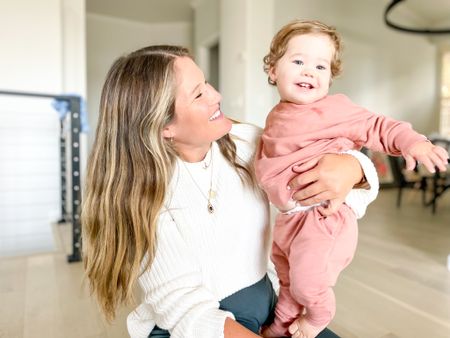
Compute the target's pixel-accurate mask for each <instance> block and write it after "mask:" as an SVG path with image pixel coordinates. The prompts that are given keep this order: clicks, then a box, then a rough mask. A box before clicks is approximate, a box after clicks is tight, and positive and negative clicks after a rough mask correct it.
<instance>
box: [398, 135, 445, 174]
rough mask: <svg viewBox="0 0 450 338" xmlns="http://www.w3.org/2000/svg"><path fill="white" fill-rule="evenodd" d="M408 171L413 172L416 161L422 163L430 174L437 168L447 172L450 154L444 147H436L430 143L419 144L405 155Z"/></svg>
mask: <svg viewBox="0 0 450 338" xmlns="http://www.w3.org/2000/svg"><path fill="white" fill-rule="evenodd" d="M405 160H406V170H413V169H414V168H415V167H416V161H418V162H420V163H422V164H423V165H424V166H425V167H426V168H427V169H428V171H429V172H430V173H434V172H435V167H438V169H439V171H446V170H447V163H448V152H447V150H445V149H444V148H442V147H439V146H435V145H434V144H433V143H431V142H429V141H423V142H417V143H416V144H414V145H413V146H412V147H411V148H410V149H409V150H408V153H407V154H406V155H405Z"/></svg>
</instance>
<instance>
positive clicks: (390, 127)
mask: <svg viewBox="0 0 450 338" xmlns="http://www.w3.org/2000/svg"><path fill="white" fill-rule="evenodd" d="M340 54H341V40H340V37H339V35H338V34H337V32H336V30H335V29H334V28H333V27H329V26H327V25H325V24H323V23H320V22H318V21H293V22H291V23H289V24H288V25H286V26H284V27H283V28H282V29H281V30H280V31H279V32H278V33H277V34H276V35H275V37H274V38H273V40H272V43H271V46H270V52H269V54H268V55H266V56H265V58H264V64H265V67H264V69H265V71H266V72H267V73H268V78H269V79H268V80H269V83H270V84H272V85H276V87H277V89H278V92H279V95H280V98H281V100H280V103H278V104H277V105H276V106H275V107H274V108H273V109H272V111H271V112H270V113H269V115H268V117H267V120H266V126H265V129H264V132H263V135H262V138H261V141H260V144H259V147H258V152H257V155H256V160H255V169H256V176H257V179H258V181H259V183H260V185H261V186H262V188H263V189H264V190H265V191H266V193H267V195H268V197H269V199H270V201H271V202H272V204H274V205H275V206H276V207H277V208H278V210H279V211H280V212H279V213H278V215H277V218H276V221H275V226H274V231H273V243H272V257H271V258H272V260H273V262H274V264H275V267H276V270H277V274H278V277H279V279H280V294H279V300H278V303H277V307H276V310H275V316H276V318H275V321H274V322H273V324H271V325H270V326H269V327H267V328H265V329H264V330H263V332H262V334H263V335H264V336H265V337H282V336H289V335H290V334H289V333H291V334H292V336H293V337H296V338H297V337H305V338H310V337H316V336H317V334H318V333H319V332H320V331H322V330H323V329H324V328H325V327H326V326H327V325H328V324H329V323H330V321H331V320H332V318H333V316H334V314H335V298H334V293H333V290H332V286H334V284H335V283H336V279H337V277H338V275H339V273H340V272H341V271H342V270H343V269H344V268H345V267H346V266H347V265H348V264H349V263H350V261H351V260H352V258H353V254H354V252H355V249H356V243H357V233H358V230H357V222H356V218H357V217H361V216H362V215H363V214H364V210H361V207H360V206H358V200H357V199H356V200H353V201H351V202H350V201H345V202H346V203H343V202H344V201H343V200H330V201H327V202H326V203H325V204H320V205H316V206H313V207H305V206H301V205H299V204H298V203H295V202H294V201H293V200H292V198H291V197H292V194H293V193H294V191H291V190H289V189H288V188H286V187H287V184H288V182H289V181H290V180H291V178H292V177H293V176H294V175H295V173H294V172H293V167H294V166H298V165H301V164H303V163H306V162H307V161H310V160H312V159H314V158H317V157H319V156H321V155H323V154H325V153H341V152H345V151H349V150H357V149H360V148H361V147H362V146H365V147H367V148H369V149H372V150H374V151H381V152H385V153H387V154H390V155H395V156H399V155H402V156H404V158H405V159H406V163H407V169H413V168H414V166H415V163H416V162H415V161H420V162H421V163H423V164H424V165H425V167H426V168H427V169H428V170H429V171H430V172H434V168H435V166H437V167H438V168H439V170H446V164H447V160H448V153H447V151H446V150H444V149H443V148H441V147H437V146H434V145H433V144H432V143H431V142H429V141H428V140H427V139H426V137H425V136H423V135H420V134H418V133H417V132H415V131H414V130H413V129H412V128H411V126H410V124H408V123H405V122H401V121H396V120H394V119H392V118H389V117H386V116H382V115H377V114H374V113H371V112H369V111H368V110H366V109H365V108H362V107H359V106H357V105H356V104H354V103H353V102H351V101H350V100H349V99H348V98H347V97H346V96H344V95H342V94H338V95H328V90H329V87H330V85H331V83H332V80H333V78H334V77H336V76H337V75H339V73H340V71H341V60H340Z"/></svg>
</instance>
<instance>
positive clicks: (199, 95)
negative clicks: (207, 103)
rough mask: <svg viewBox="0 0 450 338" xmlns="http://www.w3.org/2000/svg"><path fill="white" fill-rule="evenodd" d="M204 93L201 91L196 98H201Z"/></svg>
mask: <svg viewBox="0 0 450 338" xmlns="http://www.w3.org/2000/svg"><path fill="white" fill-rule="evenodd" d="M202 95H203V93H199V94H198V95H197V96H196V97H195V98H196V99H199V98H201V97H202Z"/></svg>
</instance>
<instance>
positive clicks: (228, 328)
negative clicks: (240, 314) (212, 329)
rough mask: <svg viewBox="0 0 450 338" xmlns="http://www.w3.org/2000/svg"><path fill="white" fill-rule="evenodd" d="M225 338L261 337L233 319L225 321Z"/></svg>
mask: <svg viewBox="0 0 450 338" xmlns="http://www.w3.org/2000/svg"><path fill="white" fill-rule="evenodd" d="M223 333H224V338H256V337H261V336H258V335H257V334H255V333H253V332H252V331H250V330H249V329H247V328H245V327H244V326H242V325H241V324H239V323H238V322H236V321H235V320H233V319H231V318H227V319H225V328H224V330H223Z"/></svg>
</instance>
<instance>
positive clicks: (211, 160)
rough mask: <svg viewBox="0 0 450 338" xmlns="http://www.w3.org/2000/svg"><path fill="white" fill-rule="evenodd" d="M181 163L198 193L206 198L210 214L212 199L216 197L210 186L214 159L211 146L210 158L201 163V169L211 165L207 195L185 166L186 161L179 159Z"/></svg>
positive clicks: (212, 209) (212, 206) (212, 210)
mask: <svg viewBox="0 0 450 338" xmlns="http://www.w3.org/2000/svg"><path fill="white" fill-rule="evenodd" d="M181 163H183V166H184V168H185V169H186V172H187V173H188V175H189V177H190V178H191V180H192V182H193V183H194V185H195V186H196V187H197V189H198V191H199V192H200V194H201V195H202V196H203V197H204V198H205V199H206V202H207V204H206V208H207V210H208V212H209V213H210V214H212V213H214V210H215V209H214V205H213V204H212V200H213V199H214V198H215V197H216V192H215V191H214V190H213V188H212V182H213V167H214V160H213V146H211V150H210V159H209V162H206V161H205V162H203V163H202V169H205V170H206V169H208V168H209V167H211V176H210V179H209V189H208V195H206V194H205V193H204V192H203V190H202V189H201V188H200V186H199V185H198V183H197V181H196V180H195V179H194V176H193V175H192V174H191V172H190V170H189V168H188V167H187V165H186V163H184V161H181Z"/></svg>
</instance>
